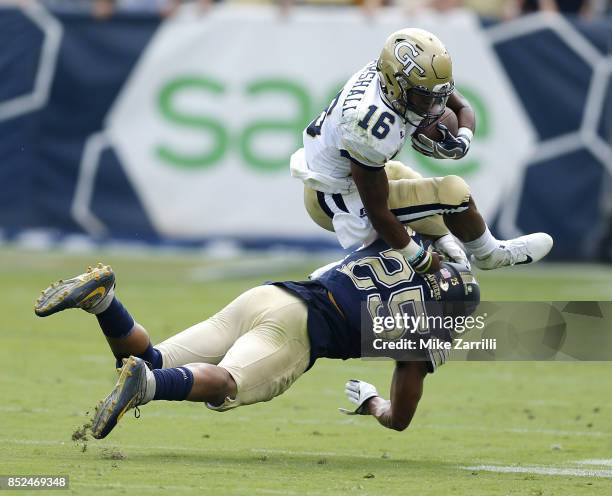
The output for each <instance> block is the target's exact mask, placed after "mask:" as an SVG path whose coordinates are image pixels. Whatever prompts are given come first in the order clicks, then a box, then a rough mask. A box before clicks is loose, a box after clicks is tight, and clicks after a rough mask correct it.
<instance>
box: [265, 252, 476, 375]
mask: <svg viewBox="0 0 612 496" xmlns="http://www.w3.org/2000/svg"><path fill="white" fill-rule="evenodd" d="M315 274H316V277H315V279H313V280H311V281H305V282H282V283H275V284H277V285H279V286H282V287H284V288H286V289H287V290H289V291H291V292H293V293H294V294H296V295H298V296H299V297H301V298H302V299H303V300H305V301H306V303H307V304H308V308H309V315H308V333H309V337H310V342H311V365H312V363H314V361H315V360H316V359H317V358H321V357H326V358H341V359H347V358H359V357H360V356H361V352H362V343H361V340H362V339H368V337H369V335H370V334H369V333H368V332H363V331H364V330H365V331H367V330H368V329H371V328H372V324H373V318H374V317H375V316H384V315H391V314H396V313H401V314H422V313H423V312H430V310H424V308H425V306H427V303H428V302H436V301H440V300H446V299H448V297H449V296H451V297H452V298H456V299H463V297H462V294H461V293H460V292H456V293H453V290H452V289H451V288H453V287H455V288H457V289H461V291H463V288H464V284H463V283H462V281H461V277H460V276H459V275H458V273H457V271H456V270H455V269H453V267H451V266H450V265H449V264H447V265H445V267H443V268H442V269H441V270H440V271H439V272H438V273H436V274H433V275H429V274H428V275H419V274H416V273H415V272H414V270H413V269H412V268H411V267H410V265H409V264H408V263H407V262H406V260H405V258H404V257H403V256H402V255H401V254H400V253H398V252H397V251H395V250H393V249H391V248H390V247H389V246H388V245H387V244H386V243H385V242H384V241H382V240H379V241H377V242H375V243H374V244H372V245H370V246H369V247H367V248H364V249H362V250H358V251H355V252H353V253H351V254H349V255H348V256H347V257H346V258H345V259H344V260H342V261H341V262H338V263H336V264H331V265H330V266H328V267H325V268H324V269H323V270H322V271H317V273H315ZM442 293H444V294H442ZM457 295H458V296H457ZM427 308H428V309H429V308H431V307H427ZM436 308H440V307H439V306H438V307H436ZM364 326H365V328H364ZM447 339H450V334H449V335H448V336H447ZM422 359H424V360H426V361H433V363H430V364H429V369H430V371H433V370H434V369H435V367H436V365H440V364H441V363H443V362H444V360H445V359H446V357H430V356H425V357H423V358H422Z"/></svg>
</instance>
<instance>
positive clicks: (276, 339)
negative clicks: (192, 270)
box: [92, 286, 310, 438]
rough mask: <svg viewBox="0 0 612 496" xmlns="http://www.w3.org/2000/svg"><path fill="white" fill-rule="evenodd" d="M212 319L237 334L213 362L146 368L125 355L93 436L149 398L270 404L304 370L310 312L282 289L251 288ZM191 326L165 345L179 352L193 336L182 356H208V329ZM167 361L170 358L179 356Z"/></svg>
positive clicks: (218, 405) (223, 405) (217, 406)
mask: <svg viewBox="0 0 612 496" xmlns="http://www.w3.org/2000/svg"><path fill="white" fill-rule="evenodd" d="M228 309H229V311H228ZM213 318H220V320H221V321H223V322H225V323H226V325H227V326H228V328H231V329H234V330H235V332H236V333H237V335H238V336H239V337H238V339H237V340H236V341H235V343H233V344H232V346H231V347H230V349H229V350H227V353H226V354H225V356H224V357H223V359H222V360H221V361H220V363H219V365H215V364H211V363H202V362H199V363H187V364H183V365H181V366H175V367H172V368H164V369H160V370H153V371H150V370H149V369H148V368H147V367H146V365H145V363H144V362H143V361H142V360H141V359H139V358H136V357H130V358H128V359H127V360H126V361H125V363H124V365H123V368H122V370H121V375H120V377H119V380H118V382H117V385H116V386H115V388H114V389H113V390H112V391H111V393H110V394H109V395H108V396H107V397H106V398H105V399H104V400H103V401H102V403H101V404H100V405H99V406H98V408H97V409H96V413H95V415H94V419H93V423H92V433H93V435H94V437H96V438H103V437H106V436H107V435H108V433H110V431H111V430H112V429H113V428H114V427H115V425H116V424H117V422H118V421H119V419H120V418H121V417H122V416H123V414H124V413H125V412H126V411H127V410H129V409H130V408H135V407H138V406H139V405H144V404H146V403H148V402H149V401H152V400H173V401H182V400H187V401H198V402H205V403H206V404H207V406H208V407H209V408H211V409H214V410H221V411H224V410H228V409H231V408H235V407H237V406H240V405H248V404H252V403H257V402H261V401H269V400H271V399H272V398H274V397H275V396H278V395H279V394H281V393H283V392H284V391H286V390H287V388H289V387H290V386H291V384H293V382H295V381H296V380H297V379H298V378H299V377H300V376H301V375H302V374H303V373H304V371H305V370H306V369H307V368H308V365H309V363H310V341H309V338H308V331H307V319H308V310H307V307H306V304H305V303H304V302H303V301H302V300H301V299H299V298H298V297H296V296H294V295H292V294H290V293H288V292H287V291H285V290H284V289H281V288H278V287H275V286H260V287H258V288H254V289H252V290H250V291H248V292H247V293H245V294H243V295H241V296H240V297H238V298H237V299H236V300H234V302H232V303H231V304H230V305H228V307H226V308H225V309H224V310H222V311H221V312H220V313H219V314H217V315H215V316H214V317H213ZM209 320H210V319H209ZM202 324H204V323H202ZM191 329H192V332H191V333H187V334H185V333H186V332H187V331H183V333H180V334H178V335H177V336H175V337H174V338H178V337H182V339H181V340H178V341H176V340H175V341H171V340H173V338H170V340H168V341H169V342H168V341H167V342H166V344H165V348H166V349H170V350H171V349H172V348H177V349H180V348H182V347H183V346H184V345H185V344H186V343H188V342H189V338H190V337H194V336H195V334H194V333H195V332H199V336H198V337H199V339H197V340H196V341H195V342H194V343H193V344H192V345H191V347H192V348H193V349H192V350H191V351H190V352H188V355H183V356H193V355H198V354H207V353H209V351H206V350H205V348H206V337H207V333H208V331H211V330H213V327H207V326H204V327H202V328H200V329H199V330H198V329H197V327H195V326H194V327H193V328H191ZM245 329H246V330H245ZM188 331H189V330H188ZM216 332H217V333H219V332H221V333H223V332H224V329H223V328H217V329H216ZM172 356H173V358H170V359H169V360H177V359H179V357H180V356H181V355H172ZM181 361H182V360H181ZM164 363H166V356H164ZM168 363H170V362H168Z"/></svg>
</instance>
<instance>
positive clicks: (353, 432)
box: [0, 249, 612, 496]
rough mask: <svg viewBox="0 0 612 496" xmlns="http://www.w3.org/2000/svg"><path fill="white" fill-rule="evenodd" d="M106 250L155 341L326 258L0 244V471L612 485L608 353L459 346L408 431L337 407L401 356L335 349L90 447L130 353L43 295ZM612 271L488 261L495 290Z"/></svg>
mask: <svg viewBox="0 0 612 496" xmlns="http://www.w3.org/2000/svg"><path fill="white" fill-rule="evenodd" d="M98 259H101V260H103V261H104V262H106V263H110V264H111V265H113V268H114V269H115V270H116V272H117V274H118V294H119V295H120V297H121V299H122V301H123V302H124V303H125V304H126V306H127V308H129V310H130V311H131V313H132V314H133V315H134V316H135V317H136V319H137V320H139V321H140V322H141V323H143V324H144V325H145V326H146V327H147V328H148V330H149V331H150V333H151V335H152V339H153V341H154V342H155V341H159V340H161V339H162V338H164V337H166V336H168V335H169V334H172V333H173V332H175V331H177V330H181V329H183V328H185V327H187V326H189V325H191V324H192V323H194V322H197V321H200V320H203V319H204V318H206V317H207V316H208V315H210V314H211V313H213V312H214V311H216V310H217V309H219V308H220V307H221V306H222V305H223V304H225V303H227V302H228V301H229V300H230V299H232V298H233V297H234V296H236V295H237V294H238V293H239V292H240V291H242V290H244V289H246V288H249V287H251V286H254V285H256V284H258V283H260V282H262V281H264V280H266V279H267V277H266V275H267V274H269V275H270V278H274V279H290V278H294V279H295V278H297V279H303V278H304V276H305V275H306V273H307V271H308V270H310V269H312V268H314V267H315V265H316V262H314V261H313V262H310V263H308V262H306V261H300V260H293V261H291V260H285V261H284V264H283V267H282V268H280V269H279V267H277V266H276V265H275V264H274V262H273V259H272V258H266V257H264V258H260V259H253V260H247V261H242V262H240V264H238V265H236V263H234V262H232V261H231V260H218V261H211V260H209V261H208V262H207V261H206V259H204V258H202V257H198V256H196V255H194V254H191V255H185V256H182V257H180V258H179V257H176V256H139V257H137V256H134V255H133V256H126V255H116V254H113V253H107V254H93V255H87V256H85V255H78V256H76V255H75V256H67V255H62V254H59V253H47V254H43V253H28V252H21V251H18V250H15V249H2V250H0V294H1V295H2V298H1V299H0V310H1V311H0V316H1V317H0V364H1V365H0V367H1V370H2V372H1V374H0V385H1V390H0V391H1V395H2V401H1V403H0V419H1V422H0V446H2V450H1V452H0V474H10V473H16V474H35V473H36V474H67V475H69V476H70V491H71V492H74V493H78V494H93V493H94V491H95V493H96V494H123V493H130V494H136V493H137V494H162V493H167V494H195V493H198V494H312V495H318V494H321V495H323V494H324V495H334V494H344V493H355V492H359V493H361V494H385V495H392V494H415V495H436V496H439V495H449V494H453V495H458V496H463V495H470V496H476V495H487V496H488V495H498V494H499V495H534V496H537V495H582V494H589V495H590V494H601V495H610V494H612V478H611V477H612V466H610V465H612V460H611V459H612V394H611V393H612V364H607V363H474V362H472V363H458V362H456V363H449V364H447V365H445V366H444V367H443V368H442V369H440V371H439V372H437V373H436V374H434V375H433V376H431V377H429V378H428V379H427V380H426V387H425V394H424V397H423V399H422V401H421V405H420V408H419V410H418V411H417V414H416V416H415V419H414V421H413V424H412V426H411V427H410V428H409V429H408V430H407V431H405V432H403V433H396V432H393V431H389V430H385V429H383V428H382V427H380V426H379V425H378V424H377V423H376V422H375V421H374V420H373V419H372V418H368V417H359V418H347V417H344V416H341V415H340V414H339V413H338V411H337V407H339V406H348V403H347V402H346V400H345V398H344V394H343V385H344V383H345V381H346V379H347V378H352V377H355V378H362V379H365V380H368V381H370V382H372V383H374V384H375V385H376V386H377V387H378V388H379V390H381V391H385V392H386V391H387V388H388V383H389V376H390V373H391V369H392V364H391V363H390V362H389V363H388V362H364V361H360V360H353V361H349V362H339V361H330V360H322V361H320V362H318V363H317V365H316V366H315V367H314V369H313V370H312V371H310V372H308V373H307V374H306V375H304V377H302V378H301V379H300V380H299V381H298V382H297V383H296V384H295V386H294V387H293V388H292V389H291V390H290V391H288V392H287V393H286V394H285V395H283V396H281V397H279V398H277V399H275V400H274V401H273V402H271V403H267V404H260V405H255V406H249V407H244V408H242V409H237V410H235V411H232V412H229V413H223V414H221V413H216V412H211V411H209V410H208V409H206V408H205V407H204V406H202V405H198V404H193V403H180V404H178V403H173V404H171V403H164V402H159V403H155V404H152V405H148V406H146V407H144V408H143V409H142V417H141V418H140V419H138V420H137V419H134V418H133V417H132V416H131V415H128V416H126V418H125V419H123V420H122V422H121V423H120V425H119V426H118V428H117V429H116V430H115V431H114V432H113V433H112V434H111V435H110V436H109V438H108V439H107V440H104V441H90V442H89V443H88V444H87V445H86V449H85V451H84V450H83V449H84V445H82V444H75V443H73V442H72V441H71V434H72V432H73V431H74V430H75V428H77V427H78V426H79V425H81V424H83V423H84V421H85V420H86V412H87V411H88V410H90V408H91V407H92V406H93V405H95V403H96V402H97V400H98V399H100V398H101V397H103V396H104V395H105V394H106V393H107V392H108V391H109V390H110V388H111V387H112V385H113V383H114V380H115V371H114V368H113V367H114V360H113V358H112V356H111V355H110V352H109V351H108V350H107V348H106V344H105V341H104V338H103V336H102V334H101V332H100V331H99V329H98V327H97V324H96V322H95V320H94V319H93V318H92V317H91V316H89V315H87V314H85V313H84V312H80V311H71V312H65V313H63V314H59V315H55V316H53V317H50V318H47V319H39V318H37V317H35V316H34V313H33V311H32V305H33V301H34V300H35V298H36V296H37V294H38V292H39V291H40V290H41V289H42V288H43V287H45V286H46V285H47V284H48V283H49V282H51V281H52V280H55V279H57V278H59V277H65V276H69V275H73V274H76V273H79V272H81V271H82V270H83V268H84V267H85V266H86V265H88V264H91V263H92V262H96V261H98ZM240 274H250V275H249V277H247V278H241V277H240ZM611 282H612V268H606V267H595V266H591V267H589V266H586V267H578V266H573V267H569V266H559V265H557V266H542V267H537V268H528V267H521V268H517V269H515V270H507V271H498V272H496V273H487V274H484V275H483V276H482V277H481V286H482V291H483V298H485V299H496V300H529V299H535V300H555V299H556V300H563V299H572V298H573V299H608V300H609V299H612V283H611Z"/></svg>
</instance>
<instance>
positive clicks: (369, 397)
mask: <svg viewBox="0 0 612 496" xmlns="http://www.w3.org/2000/svg"><path fill="white" fill-rule="evenodd" d="M426 375H427V369H426V364H425V362H397V363H396V364H395V371H394V372H393V380H392V382H391V399H390V400H385V399H384V398H381V397H380V396H378V392H377V391H376V388H374V386H372V385H371V384H368V383H367V382H363V381H356V380H351V381H349V382H348V383H347V385H346V393H347V395H348V397H349V400H350V401H352V402H353V403H355V404H357V405H358V406H357V409H356V410H355V411H354V412H350V411H347V410H344V409H341V410H340V411H341V412H343V413H347V414H359V415H372V416H374V417H375V418H376V420H378V422H379V423H380V424H381V425H382V426H384V427H387V428H388V429H393V430H396V431H403V430H404V429H406V428H407V427H408V426H409V425H410V422H411V421H412V417H413V416H414V413H415V412H416V409H417V406H418V404H419V400H420V399H421V396H422V394H423V381H424V379H425V376H426Z"/></svg>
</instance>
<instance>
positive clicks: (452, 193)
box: [438, 176, 470, 205]
mask: <svg viewBox="0 0 612 496" xmlns="http://www.w3.org/2000/svg"><path fill="white" fill-rule="evenodd" d="M438 198H439V199H440V203H443V204H445V205H461V204H462V203H465V202H467V201H469V199H470V187H469V186H468V183H466V182H465V180H463V178H461V177H459V176H444V177H442V178H440V181H439V182H438Z"/></svg>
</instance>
